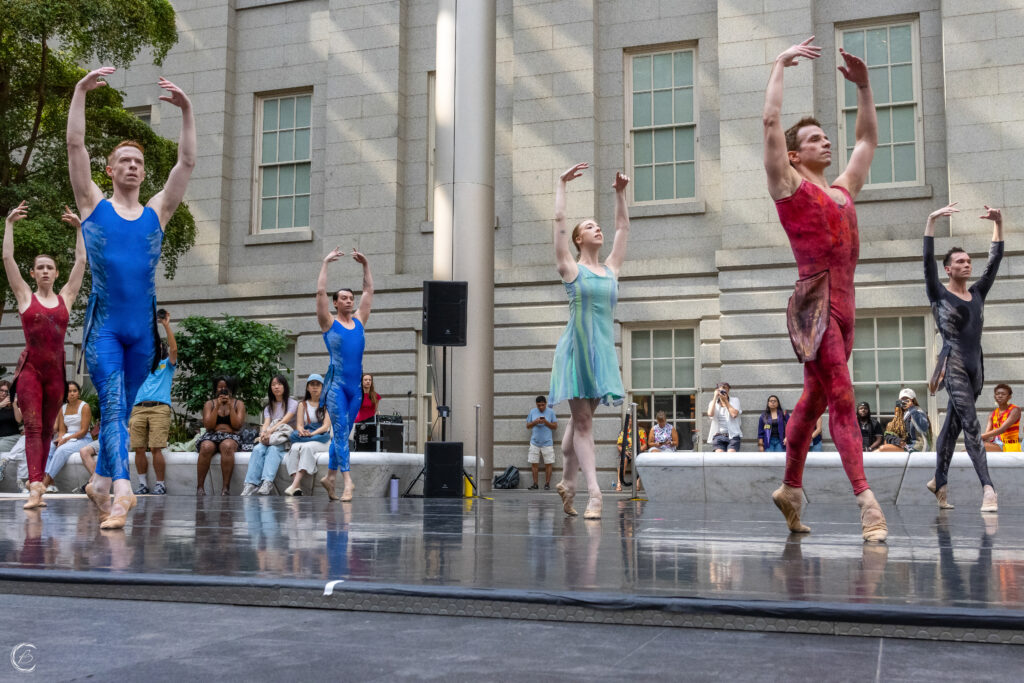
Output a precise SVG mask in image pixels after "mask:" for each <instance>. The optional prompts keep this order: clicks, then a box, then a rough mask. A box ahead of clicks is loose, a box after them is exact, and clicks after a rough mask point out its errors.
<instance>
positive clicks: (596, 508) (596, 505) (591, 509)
mask: <svg viewBox="0 0 1024 683" xmlns="http://www.w3.org/2000/svg"><path fill="white" fill-rule="evenodd" d="M602 502H603V499H602V498H601V496H599V495H598V496H591V497H590V500H588V501H587V509H586V510H584V511H583V519H601V503H602Z"/></svg>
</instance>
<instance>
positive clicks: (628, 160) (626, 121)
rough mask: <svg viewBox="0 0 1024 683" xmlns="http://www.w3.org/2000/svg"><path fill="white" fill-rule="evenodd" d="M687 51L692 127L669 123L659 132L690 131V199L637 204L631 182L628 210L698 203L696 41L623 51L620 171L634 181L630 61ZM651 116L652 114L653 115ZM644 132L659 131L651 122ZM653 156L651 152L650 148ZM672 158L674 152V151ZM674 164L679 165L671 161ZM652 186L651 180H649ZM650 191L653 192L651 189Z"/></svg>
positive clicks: (679, 198) (631, 74)
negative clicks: (689, 55) (690, 58)
mask: <svg viewBox="0 0 1024 683" xmlns="http://www.w3.org/2000/svg"><path fill="white" fill-rule="evenodd" d="M682 51H689V52H692V53H693V86H692V87H693V123H692V124H677V123H675V122H673V123H672V125H671V126H668V125H664V126H661V128H670V129H675V128H680V127H686V126H692V127H693V196H692V197H673V198H671V199H651V200H647V201H638V200H637V199H636V196H635V193H634V191H635V188H636V184H635V182H631V183H630V184H629V187H628V189H627V201H628V205H629V206H655V207H657V206H671V205H677V204H691V203H696V202H699V201H701V199H702V196H701V164H700V160H701V154H700V151H701V150H700V132H701V131H700V78H699V74H700V69H699V65H700V61H699V60H700V51H699V49H698V41H682V42H674V43H662V44H657V45H646V46H638V47H630V48H626V49H625V50H623V56H622V57H623V67H622V72H623V79H622V80H623V98H622V99H623V111H624V116H623V129H624V138H623V140H624V144H623V150H624V153H625V157H624V164H623V168H625V169H626V174H627V175H629V177H630V178H633V179H634V180H635V178H636V169H635V168H634V164H633V131H634V130H635V129H634V128H633V59H635V58H636V57H653V56H655V55H658V54H665V53H668V54H672V53H674V52H682ZM652 116H653V111H652ZM642 129H643V130H652V131H654V130H658V129H659V127H656V126H655V125H654V123H653V118H652V122H651V125H650V126H645V127H643V128H642ZM652 152H653V148H652ZM673 154H674V151H673ZM673 163H674V164H675V163H680V162H678V161H673ZM652 182H654V180H653V179H652ZM652 189H653V188H652Z"/></svg>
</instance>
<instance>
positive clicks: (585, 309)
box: [548, 162, 629, 519]
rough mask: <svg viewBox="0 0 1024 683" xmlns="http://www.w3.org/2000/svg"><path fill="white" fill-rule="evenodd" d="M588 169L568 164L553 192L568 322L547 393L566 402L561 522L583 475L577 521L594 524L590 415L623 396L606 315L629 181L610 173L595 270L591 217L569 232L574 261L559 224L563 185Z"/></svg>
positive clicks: (625, 229) (596, 496)
mask: <svg viewBox="0 0 1024 683" xmlns="http://www.w3.org/2000/svg"><path fill="white" fill-rule="evenodd" d="M586 168H588V165H587V163H586V162H584V163H580V164H576V165H575V166H573V167H572V168H570V169H569V170H568V171H566V172H565V173H563V174H562V175H561V176H560V177H559V179H558V183H557V184H556V185H555V234H554V238H555V239H554V241H555V263H556V265H557V267H558V274H559V275H561V276H562V283H563V284H564V285H565V291H566V293H567V294H568V295H569V323H568V324H567V325H566V326H565V332H563V333H562V338H561V339H559V340H558V346H557V347H556V348H555V360H554V364H553V366H552V368H551V392H550V395H549V396H548V404H549V405H551V406H554V405H555V404H557V403H558V402H560V401H563V400H566V399H568V401H569V412H570V413H571V414H572V419H571V420H569V426H568V427H567V428H566V430H565V436H564V437H563V438H562V454H563V456H564V457H565V462H564V465H563V469H562V481H561V482H559V484H558V485H557V486H556V487H555V488H556V489H557V490H558V494H559V495H560V496H561V497H562V507H563V508H564V509H565V513H566V514H567V515H575V514H576V510H575V509H573V506H572V504H573V498H574V497H575V496H576V472H577V470H583V476H584V477H585V478H586V480H587V489H588V491H589V493H590V500H589V501H588V502H587V509H586V511H585V512H584V513H583V517H584V519H598V518H600V517H601V489H600V486H598V483H597V463H596V460H597V456H596V452H595V448H594V431H593V426H594V410H595V409H596V408H597V405H598V404H599V403H604V404H608V403H614V404H615V405H619V404H621V403H622V399H623V397H624V396H625V393H626V392H625V390H624V389H623V387H622V374H621V373H620V372H619V363H618V360H617V358H616V356H615V335H614V328H613V321H612V311H613V310H614V308H615V301H616V299H617V297H618V290H619V283H618V277H619V268H621V267H622V262H623V261H624V260H625V258H626V241H627V239H628V238H629V212H628V210H627V209H626V186H627V185H628V184H629V178H628V177H627V176H625V175H623V174H622V173H616V174H615V183H614V185H613V187H614V188H615V242H614V244H613V245H612V251H611V254H609V255H608V258H607V259H605V261H604V263H603V264H602V263H601V261H600V254H601V246H602V245H603V244H604V233H603V232H602V231H601V226H599V225H598V224H597V221H595V220H594V219H592V218H588V219H586V220H584V221H580V222H579V223H577V224H576V227H575V228H573V230H572V237H571V241H572V244H573V246H575V247H576V252H577V254H578V256H579V258H578V260H577V259H574V258H573V255H572V252H571V251H570V250H569V241H570V236H569V230H568V228H567V227H566V222H565V203H566V202H565V186H566V184H567V183H568V182H569V181H570V180H575V179H576V178H579V177H580V175H581V174H582V172H583V170H584V169H586Z"/></svg>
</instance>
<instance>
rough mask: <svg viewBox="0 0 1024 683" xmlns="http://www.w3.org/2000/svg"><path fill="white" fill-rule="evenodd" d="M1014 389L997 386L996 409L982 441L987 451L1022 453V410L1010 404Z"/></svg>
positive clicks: (1004, 385) (1006, 386)
mask: <svg viewBox="0 0 1024 683" xmlns="http://www.w3.org/2000/svg"><path fill="white" fill-rule="evenodd" d="M1012 396H1013V389H1011V388H1010V385H1009V384H997V385H996V389H995V399H996V409H995V410H993V411H992V414H991V415H989V417H988V427H987V428H986V431H985V433H984V434H982V435H981V440H982V441H984V442H985V450H993V451H999V450H1002V451H1005V452H1007V453H1010V452H1013V453H1018V452H1020V408H1018V407H1017V406H1015V405H1013V404H1012V403H1010V398H1011V397H1012Z"/></svg>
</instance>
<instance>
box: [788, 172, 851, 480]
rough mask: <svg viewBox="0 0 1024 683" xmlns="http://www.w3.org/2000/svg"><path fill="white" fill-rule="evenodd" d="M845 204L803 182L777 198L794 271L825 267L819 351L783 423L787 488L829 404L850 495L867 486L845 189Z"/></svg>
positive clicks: (830, 422) (800, 467) (802, 273)
mask: <svg viewBox="0 0 1024 683" xmlns="http://www.w3.org/2000/svg"><path fill="white" fill-rule="evenodd" d="M836 189H839V190H842V192H843V195H844V196H845V197H846V202H845V203H844V204H839V203H837V202H836V201H835V200H834V199H832V197H830V196H829V195H828V193H827V192H825V191H824V190H822V189H821V188H820V187H818V186H817V185H815V184H814V183H809V182H807V181H806V180H804V181H802V182H801V183H800V187H799V188H797V191H796V193H795V194H793V195H792V196H790V197H786V198H785V199H780V200H778V201H777V202H775V208H776V209H778V212H779V219H780V220H781V221H782V227H783V228H785V230H786V235H788V236H789V243H790V246H791V247H792V248H793V255H794V256H795V257H796V265H797V269H798V271H799V273H800V277H801V279H802V278H806V277H810V276H812V275H815V274H817V273H820V272H822V271H824V270H827V271H829V280H830V283H829V309H830V311H829V323H828V328H827V330H826V331H825V336H824V337H823V338H822V340H821V346H820V347H819V349H818V356H817V358H816V359H815V360H813V361H809V362H807V363H804V391H803V394H801V396H800V400H799V401H798V402H797V404H796V407H795V408H794V409H793V415H792V416H791V417H790V418H789V422H788V423H787V424H786V475H785V478H784V479H783V481H784V482H785V483H786V485H787V486H793V487H796V488H800V487H801V485H802V483H803V473H804V462H805V461H806V460H807V449H808V446H809V445H810V441H811V432H812V431H814V426H815V424H816V423H817V421H818V418H819V417H821V415H822V413H824V412H825V406H826V405H827V406H828V410H829V419H828V426H829V432H830V433H831V434H832V441H833V442H835V444H836V448H837V449H838V450H839V457H840V458H841V459H842V461H843V469H844V470H846V476H847V477H848V478H849V479H850V483H851V484H853V493H854V495H856V494H859V493H861V492H862V491H865V490H867V489H868V482H867V479H866V478H865V477H864V444H863V441H862V440H861V435H860V428H859V427H858V426H857V416H856V411H855V408H854V396H853V383H852V382H851V381H850V370H849V368H848V367H847V365H846V363H847V361H848V360H849V359H850V352H851V351H852V349H853V324H854V319H855V311H854V291H853V271H854V268H856V267H857V257H858V256H859V254H860V240H859V237H858V234H857V210H856V209H855V208H854V206H853V198H852V197H850V193H849V192H847V191H846V189H845V188H842V187H836Z"/></svg>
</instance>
